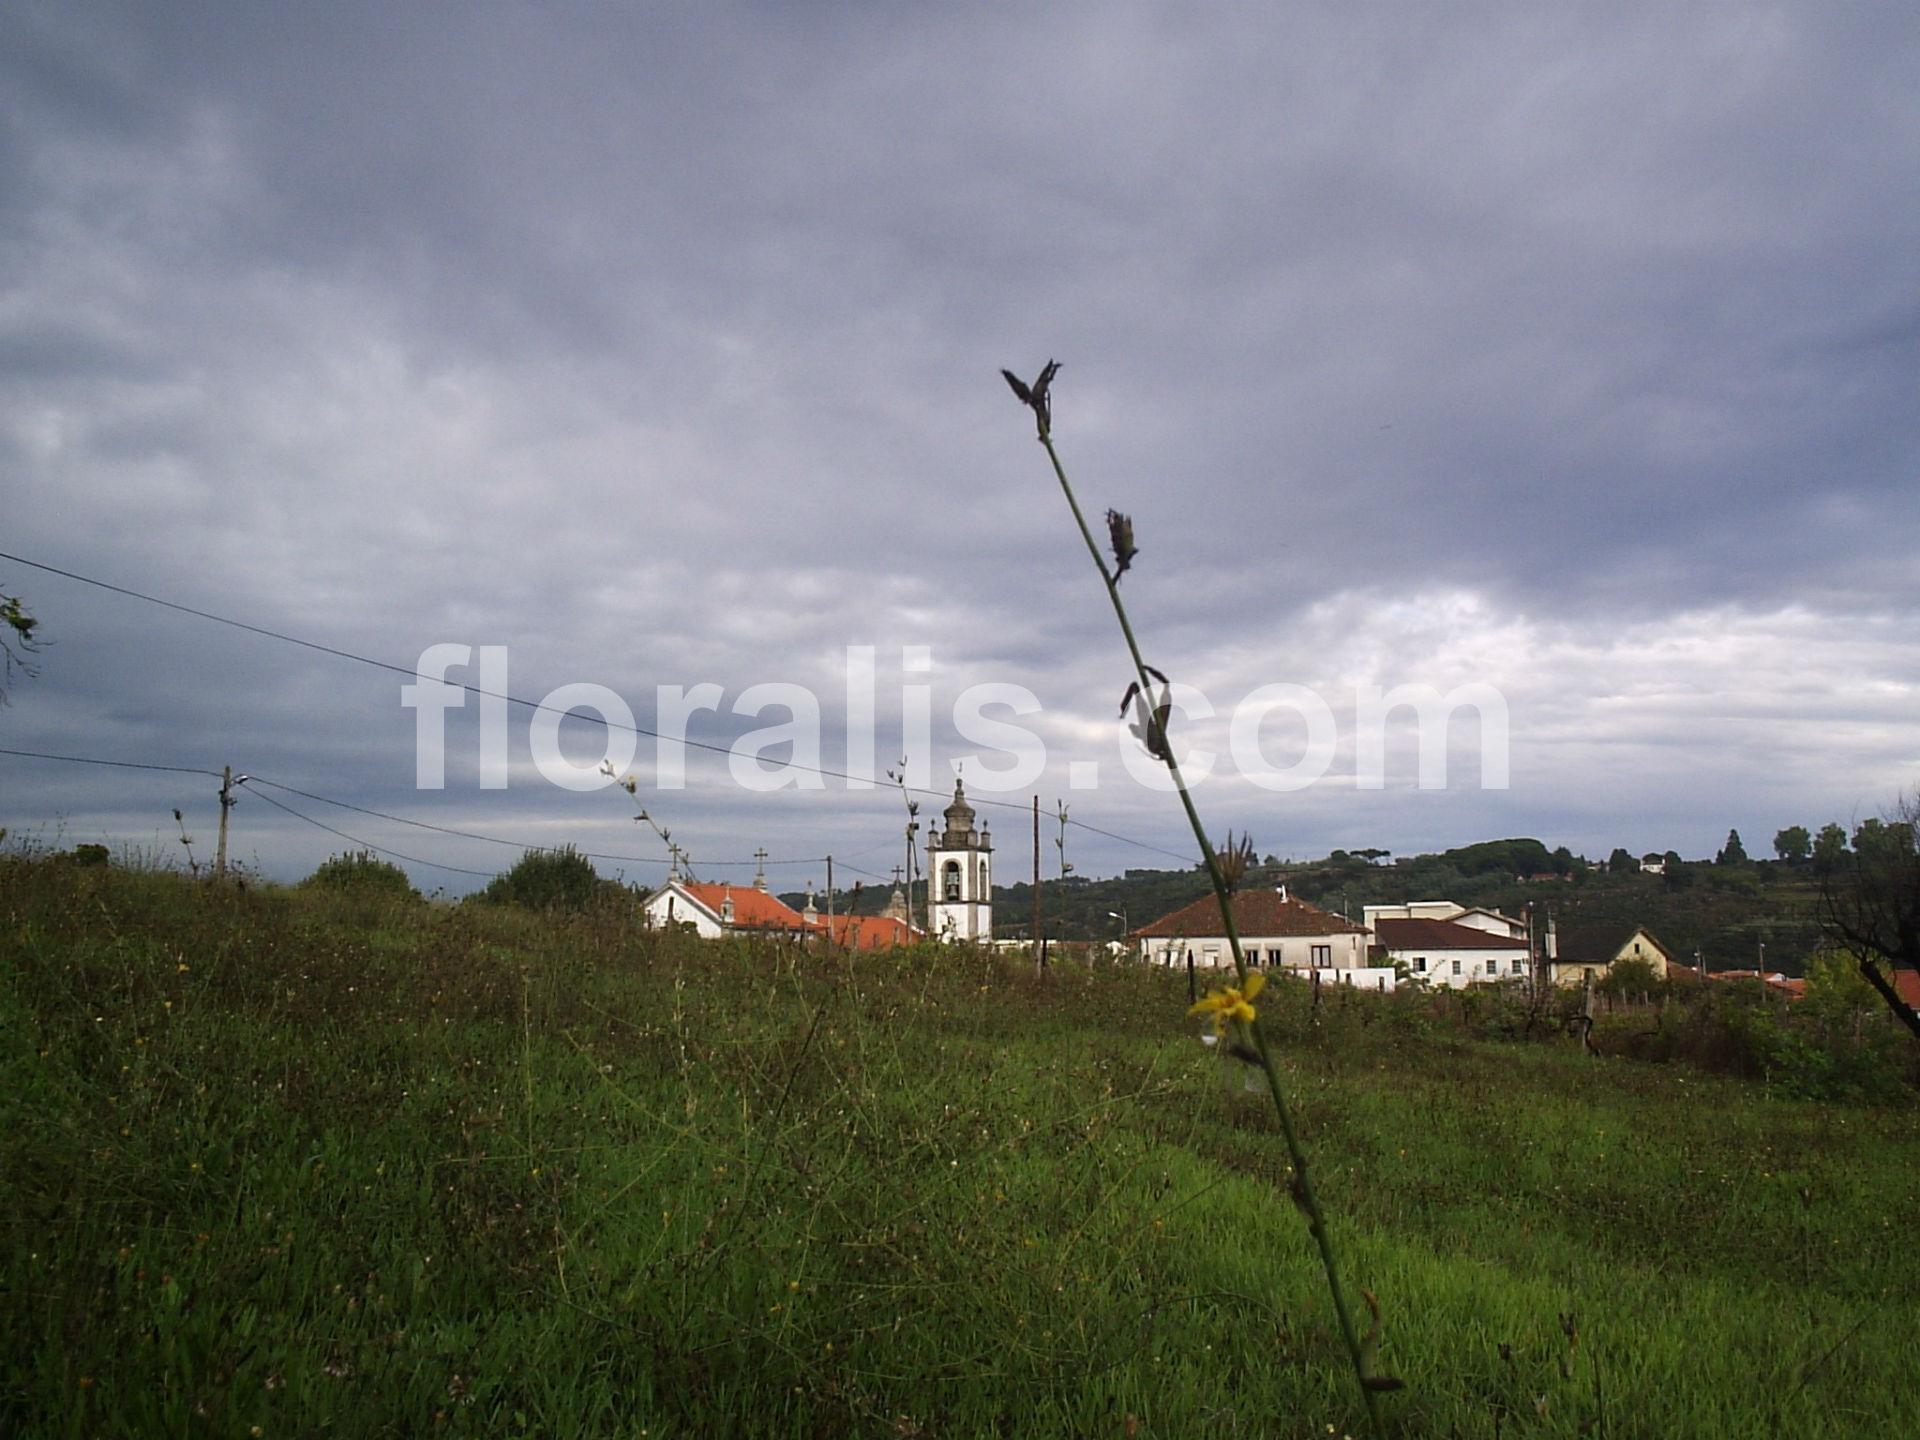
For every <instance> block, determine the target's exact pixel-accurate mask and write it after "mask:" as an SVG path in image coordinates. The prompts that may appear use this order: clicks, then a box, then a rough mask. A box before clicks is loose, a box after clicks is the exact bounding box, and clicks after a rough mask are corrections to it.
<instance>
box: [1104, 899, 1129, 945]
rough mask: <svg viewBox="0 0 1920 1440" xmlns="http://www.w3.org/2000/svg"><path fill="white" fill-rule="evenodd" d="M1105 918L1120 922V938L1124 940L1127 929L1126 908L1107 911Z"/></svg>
mask: <svg viewBox="0 0 1920 1440" xmlns="http://www.w3.org/2000/svg"><path fill="white" fill-rule="evenodd" d="M1107 918H1108V919H1109V920H1118V921H1119V922H1120V938H1121V939H1123V940H1124V939H1125V938H1126V935H1127V930H1128V928H1129V927H1128V925H1127V907H1126V906H1124V905H1122V906H1121V907H1120V908H1119V909H1118V910H1109V911H1107Z"/></svg>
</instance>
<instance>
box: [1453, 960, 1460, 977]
mask: <svg viewBox="0 0 1920 1440" xmlns="http://www.w3.org/2000/svg"><path fill="white" fill-rule="evenodd" d="M1453 973H1454V974H1456V975H1458V974H1459V973H1460V962H1459V961H1458V960H1456V961H1454V962H1453Z"/></svg>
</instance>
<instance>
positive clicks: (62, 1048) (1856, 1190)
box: [0, 860, 1920, 1440]
mask: <svg viewBox="0 0 1920 1440" xmlns="http://www.w3.org/2000/svg"><path fill="white" fill-rule="evenodd" d="M1030 971H1031V967H1029V966H1026V965H1023V964H1019V963H1015V962H1012V961H1008V962H1005V963H1002V962H999V961H996V960H995V959H993V958H991V957H985V956H980V955H977V954H973V953H971V952H961V951H937V950H925V951H918V952H899V953H892V954H886V955H878V956H875V955H866V956H860V957H856V958H849V957H848V956H846V955H844V954H839V955H825V954H814V953H805V952H802V953H795V952H790V951H782V950H778V949H756V948H750V947H743V946H737V945H730V944H720V943H701V942H694V941H690V940H687V939H685V938H684V937H680V936H661V935H658V934H653V935H647V934H643V933H641V932H639V931H638V930H637V929H636V928H635V927H634V926H633V925H632V923H631V915H630V914H628V913H626V912H624V911H622V910H619V909H617V908H603V909H601V910H599V911H596V912H594V913H590V914H587V915H584V916H573V917H568V916H565V915H558V914H534V913H529V912H522V911H518V910H516V909H515V908H514V907H511V906H508V907H488V906H480V905H461V906H457V907H445V908H441V907H430V906H426V905H422V904H418V903H407V902H404V901H387V900H381V901H373V900H366V901H361V900H355V899H353V898H352V897H347V898H339V897H334V896H326V895H320V894H314V893H311V892H298V893H296V892H284V891H274V890H251V891H248V892H246V893H240V892H238V891H233V890H226V891H223V890H216V889H209V888H206V887H203V886H197V885H193V884H190V883H189V882H187V881H185V880H183V879H181V878H179V877H175V876H168V875H141V874H126V873H122V872H118V871H114V870H109V869H106V868H104V867H96V868H79V867H75V866H71V865H64V864H57V863H42V864H36V865H28V864H25V863H22V862H19V861H17V860H0V981H3V982H4V983H0V1067H3V1068H4V1075H0V1177H4V1180H3V1181H0V1186H4V1188H3V1189H0V1200H3V1201H4V1203H3V1204H0V1287H4V1289H5V1292H6V1293H7V1294H8V1295H9V1297H11V1301H10V1304H9V1305H8V1306H7V1307H6V1310H5V1311H4V1314H0V1432H4V1433H7V1434H13V1435H41V1434H48V1433H74V1434H87V1435H106V1436H141V1437H144V1436H151V1435H158V1434H187V1433H208V1434H219V1435H236V1436H244V1435H261V1436H269V1435H287V1434H341V1435H378V1434H391V1435H421V1434H436V1435H447V1436H465V1435H498V1434H539V1435H551V1436H589V1435H591V1436H600V1435H607V1436H611V1435H622V1436H626V1435H639V1434H649V1433H651V1434H655V1435H680V1434H691V1435H721V1434H725V1435H728V1436H760V1435H768V1436H771V1435H783V1436H784V1435H823V1436H824V1435H835V1436H838V1435H862V1436H868V1435H870V1436H889V1437H894V1440H899V1437H904V1436H923V1437H931V1436H935V1435H978V1434H989V1433H991V1434H1000V1435H1009V1436H1034V1437H1040V1436H1046V1437H1055V1436H1060V1435H1116V1436H1118V1435H1136V1434H1137V1435H1139V1436H1168V1437H1173V1436H1182V1437H1183V1436H1193V1435H1202V1434H1223V1435H1225V1434H1263V1435H1281V1436H1300V1437H1305V1436H1313V1437H1316V1440H1323V1437H1324V1436H1325V1435H1327V1434H1328V1433H1336V1434H1341V1433H1359V1415H1358V1406H1357V1404H1356V1401H1355V1397H1354V1393H1353V1391H1352V1387H1351V1382H1350V1378H1349V1377H1348V1376H1347V1375H1346V1374H1345V1373H1344V1372H1343V1369H1342V1360H1341V1355H1340V1351H1339V1347H1338V1344H1337V1342H1336V1340H1335V1338H1334V1332H1333V1328H1332V1321H1331V1318H1330V1316H1329V1313H1328V1307H1327V1303H1326V1298H1325V1295H1324V1292H1323V1290H1322V1289H1321V1287H1320V1284H1319V1277H1318V1269H1317V1264H1316V1262H1315V1260H1314V1259H1313V1256H1312V1250H1311V1244H1310V1242H1309V1240H1308V1238H1307V1236H1306V1234H1305V1233H1304V1230H1303V1227H1302V1225H1301V1222H1300V1218H1299V1216H1298V1215H1297V1214H1296V1213H1295V1211H1294V1209H1293V1207H1292V1205H1291V1204H1290V1203H1289V1202H1288V1200H1287V1198H1286V1192H1285V1179H1286V1176H1285V1173H1284V1165H1283V1164H1282V1163H1281V1161H1280V1159H1279V1156H1280V1155H1281V1150H1280V1147H1279V1144H1278V1136H1277V1135H1276V1134H1275V1130H1274V1122H1273V1119H1272V1115H1271V1112H1270V1110H1269V1109H1268V1108H1267V1106H1266V1104H1265V1102H1264V1100H1263V1099H1262V1098H1261V1097H1259V1096H1255V1095H1247V1094H1245V1093H1243V1091H1242V1090H1241V1087H1240V1084H1239V1081H1240V1076H1239V1075H1238V1074H1237V1073H1227V1072H1223V1070H1222V1069H1221V1065H1220V1062H1219V1061H1218V1060H1217V1059H1216V1058H1215V1057H1214V1056H1213V1055H1212V1054H1211V1052H1209V1051H1207V1050H1206V1049H1204V1048H1203V1047H1202V1046H1200V1045H1199V1044H1197V1043H1196V1042H1195V1032H1194V1026H1193V1024H1192V1022H1190V1021H1188V1020H1187V1018H1186V1016H1185V1013H1184V1011H1185V995H1184V990H1183V989H1182V988H1181V987H1180V986H1179V985H1178V984H1177V982H1176V981H1175V980H1174V979H1173V977H1169V976H1166V975H1163V974H1156V973H1153V972H1150V971H1146V970H1142V969H1135V968H1121V969H1113V968H1101V969H1098V970H1094V971H1086V970H1076V969H1074V968H1072V967H1071V966H1063V967H1061V968H1058V969H1056V971H1055V972H1054V973H1052V974H1051V975H1049V976H1046V977H1036V976H1034V975H1032V974H1031V973H1030ZM1432 1004H1433V1002H1431V1001H1425V1000H1421V999H1420V998H1419V997H1414V996H1406V997H1374V996H1357V995H1352V994H1350V993H1349V994H1345V995H1336V996H1335V997H1333V1001H1332V1003H1331V1004H1329V1005H1327V1006H1326V1007H1324V1008H1323V1009H1322V1010H1320V1011H1319V1012H1318V1013H1314V1012H1312V1011H1311V1010H1310V1008H1309V1003H1308V999H1307V996H1306V994H1305V992H1304V990H1303V989H1301V988H1299V987H1295V986H1293V985H1291V984H1288V983H1286V982H1279V983H1276V984H1275V985H1274V986H1272V987H1270V989H1269V992H1268V995H1267V996H1266V997H1265V998H1263V999H1262V1002H1261V1006H1262V1012H1263V1013H1262V1024H1263V1026H1270V1027H1271V1028H1272V1033H1273V1035H1274V1037H1275V1038H1276V1041H1277V1043H1278V1047H1279V1049H1280V1051H1281V1053H1283V1054H1284V1055H1285V1056H1286V1057H1287V1059H1286V1074H1287V1080H1288V1083H1289V1085H1290V1086H1291V1087H1292V1088H1293V1090H1294V1092H1295V1094H1296V1096H1297V1097H1298V1100H1299V1112H1300V1124H1301V1127H1302V1130H1303V1132H1304V1137H1305V1141H1306V1143H1307V1145H1308V1147H1309V1150H1310V1153H1311V1154H1312V1155H1313V1156H1314V1159H1315V1164H1316V1167H1317V1171H1318V1174H1319V1176H1320V1186H1321V1191H1322V1194H1323V1196H1324V1198H1325V1200H1326V1202H1327V1204H1328V1206H1329V1208H1330V1211H1331V1214H1332V1215H1333V1216H1334V1217H1335V1219H1334V1226H1335V1229H1336V1231H1337V1234H1338V1239H1339V1243H1340V1246H1341V1249H1342V1253H1343V1256H1344V1262H1345V1264H1346V1266H1347V1267H1348V1271H1349V1273H1350V1274H1351V1276H1352V1277H1353V1280H1354V1283H1356V1284H1358V1285H1365V1286H1367V1287H1369V1288H1370V1289H1372V1290H1373V1291H1374V1292H1375V1293H1376V1294H1377V1295H1378V1297H1379V1301H1380V1304H1381V1306H1382V1307H1383V1312H1384V1320H1385V1332H1384V1341H1383V1346H1382V1352H1381V1353H1382V1362H1383V1364H1384V1365H1386V1366H1387V1367H1388V1368H1390V1369H1391V1370H1392V1371H1393V1372H1395V1373H1396V1374H1398V1375H1400V1376H1401V1377H1403V1378H1404V1379H1405V1380H1406V1382H1407V1388H1406V1390H1405V1391H1404V1392H1402V1393H1400V1394H1399V1395H1396V1396H1394V1397H1391V1412H1392V1416H1393V1424H1394V1426H1395V1428H1396V1430H1397V1431H1399V1432H1400V1433H1405V1434H1410V1435H1448V1434H1462V1435H1490V1434H1495V1433H1509V1432H1512V1433H1521V1432H1524V1433H1527V1434H1538V1435H1555V1436H1574V1435H1580V1434H1597V1433H1606V1434H1645V1435H1669V1434H1671V1435H1687V1436H1692V1437H1702V1436H1705V1437H1714V1436H1725V1437H1729V1440H1733V1437H1738V1440H1746V1437H1749V1436H1752V1435H1756V1434H1776V1433H1784V1434H1793V1435H1796V1436H1804V1437H1812V1440H1821V1437H1838V1436H1849V1435H1884V1434H1890V1433H1897V1432H1899V1431H1900V1430H1901V1429H1902V1428H1903V1427H1904V1425H1905V1423H1906V1420H1907V1418H1908V1417H1909V1416H1910V1415H1911V1413H1912V1410H1913V1407H1914V1406H1915V1404H1916V1403H1920V1378H1917V1377H1916V1374H1915V1372H1914V1370H1913V1367H1911V1366H1910V1365H1906V1364H1904V1363H1902V1362H1901V1360H1900V1358H1899V1357H1898V1356H1897V1355H1893V1356H1891V1357H1889V1355H1888V1353H1887V1348H1886V1346H1885V1345H1884V1344H1883V1343H1882V1342H1881V1340H1880V1338H1878V1337H1881V1336H1884V1335H1896V1336H1897V1335H1900V1334H1904V1333H1908V1332H1909V1331H1911V1330H1912V1329H1913V1328H1914V1327H1915V1325H1916V1323H1920V1300H1917V1299H1916V1297H1915V1295H1914V1293H1913V1291H1912V1287H1911V1286H1910V1285H1909V1284H1908V1283H1907V1281H1906V1277H1905V1274H1904V1272H1903V1271H1902V1270H1900V1269H1899V1268H1898V1267H1897V1266H1896V1267H1891V1268H1890V1267H1889V1266H1888V1264H1887V1262H1886V1255H1885V1250H1884V1246H1885V1244H1886V1236H1887V1235H1888V1233H1889V1232H1888V1230H1887V1228H1886V1227H1887V1226H1888V1224H1889V1223H1891V1222H1890V1221H1889V1218H1888V1217H1896V1216H1899V1215H1902V1214H1906V1213H1910V1212H1911V1210H1912V1208H1913V1204H1914V1201H1915V1199H1916V1195H1915V1189H1914V1176H1915V1174H1916V1173H1920V1117H1917V1116H1916V1115H1915V1113H1914V1112H1913V1111H1912V1110H1911V1109H1906V1110H1901V1111H1890V1110H1871V1109H1860V1108H1842V1107H1835V1106H1826V1105H1813V1104H1807V1103H1800V1102H1788V1101H1784V1100H1781V1099H1778V1098H1770V1097H1769V1094H1768V1093H1767V1091H1766V1090H1765V1089H1764V1088H1763V1087H1761V1086H1760V1085H1758V1084H1745V1083H1739V1082H1734V1081H1727V1080H1718V1079H1713V1078H1711V1077H1706V1076H1703V1075H1700V1074H1697V1073H1693V1072H1689V1071H1686V1070H1684V1069H1681V1068H1679V1067H1658V1066H1647V1065H1641V1064H1637V1063H1634V1062H1629V1061H1591V1060H1587V1059H1585V1058H1584V1057H1582V1056H1581V1055H1580V1053H1579V1052H1578V1050H1577V1048H1575V1047H1572V1046H1571V1045H1568V1044H1564V1043H1548V1044H1532V1045H1519V1044H1512V1043H1502V1042H1494V1041H1490V1040H1485V1039H1478V1038H1473V1037H1472V1035H1471V1034H1470V1033H1468V1032H1465V1031H1460V1030H1456V1029H1453V1028H1449V1027H1447V1026H1443V1025H1440V1023H1439V1015H1440V1012H1439V1011H1436V1010H1433V1009H1432V1008H1431V1006H1432Z"/></svg>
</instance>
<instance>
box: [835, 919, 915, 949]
mask: <svg viewBox="0 0 1920 1440" xmlns="http://www.w3.org/2000/svg"><path fill="white" fill-rule="evenodd" d="M818 928H819V929H820V931H821V932H822V933H831V934H832V936H833V943H834V944H836V945H845V946H847V947H848V948H849V949H852V950H887V949H891V948H892V947H893V946H895V945H911V944H913V943H914V941H916V940H918V939H919V938H920V937H919V935H918V934H917V933H916V932H915V931H914V930H913V929H912V927H910V926H909V925H908V924H907V922H906V921H904V920H900V919H896V918H895V917H894V916H892V915H835V916H834V917H833V923H832V925H831V927H829V925H828V923H827V917H826V916H825V915H822V916H821V917H820V919H819V922H818Z"/></svg>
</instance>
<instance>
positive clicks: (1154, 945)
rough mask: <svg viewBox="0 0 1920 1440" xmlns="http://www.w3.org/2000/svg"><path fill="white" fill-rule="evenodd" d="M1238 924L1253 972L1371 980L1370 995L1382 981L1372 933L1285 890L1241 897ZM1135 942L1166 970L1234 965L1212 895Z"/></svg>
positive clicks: (1147, 929)
mask: <svg viewBox="0 0 1920 1440" xmlns="http://www.w3.org/2000/svg"><path fill="white" fill-rule="evenodd" d="M1233 924H1234V928H1235V929H1236V930H1237V931H1238V932H1239V934H1240V951H1241V954H1243V955H1244V956H1245V957H1246V960H1247V963H1248V964H1249V965H1258V966H1261V967H1262V968H1269V969H1278V968H1280V967H1282V966H1284V967H1286V968H1287V969H1289V970H1303V971H1304V970H1317V971H1323V972H1332V971H1339V972H1343V976H1342V978H1345V977H1346V976H1348V975H1358V974H1361V973H1363V972H1364V974H1365V975H1366V979H1365V980H1364V981H1363V982H1362V983H1364V984H1366V985H1367V986H1368V988H1373V986H1374V984H1375V982H1376V980H1377V979H1378V978H1379V977H1378V976H1376V975H1374V974H1373V972H1371V971H1369V970H1368V969H1367V932H1366V929H1365V927H1363V926H1360V925H1355V924H1354V923H1353V922H1352V921H1350V920H1344V919H1342V918H1341V917H1340V916H1338V915H1335V914H1333V913H1332V912H1331V911H1327V910H1322V909H1321V908H1320V907H1319V906H1317V905H1309V904H1308V903H1307V902H1306V901H1304V900H1293V899H1289V898H1288V896H1287V893H1286V891H1285V890H1242V891H1240V892H1239V893H1237V894H1236V895H1234V897H1233ZM1128 938H1130V939H1131V940H1133V941H1134V942H1135V943H1137V944H1138V945H1139V947H1140V958H1141V959H1143V960H1149V961H1153V962H1155V963H1157V964H1161V965H1184V964H1185V963H1186V962H1187V959H1188V957H1189V956H1191V957H1192V960H1193V963H1194V964H1196V965H1208V966H1220V965H1231V964H1233V951H1232V948H1231V947H1230V946H1229V945H1228V943H1227V929H1226V925H1225V923H1224V922H1223V921H1222V920H1221V918H1220V902H1219V901H1218V900H1216V899H1215V898H1214V897H1213V896H1212V895H1208V896H1205V897H1203V898H1202V899H1199V900H1196V901H1194V902H1193V903H1192V904H1191V905H1184V906H1182V907H1181V908H1180V909H1178V910H1175V911H1174V912H1173V913H1172V914H1170V915H1162V916H1161V917H1160V918H1159V919H1158V920H1155V921H1154V922H1153V923H1152V924H1151V925H1142V926H1141V927H1140V928H1139V929H1137V930H1135V931H1133V932H1132V934H1131V935H1130V936H1129V937H1128ZM1386 973H1387V974H1388V975H1389V976H1390V975H1391V972H1390V971H1389V972H1386ZM1387 988H1389V989H1390V988H1392V987H1391V984H1390V983H1389V984H1388V986H1387Z"/></svg>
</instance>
